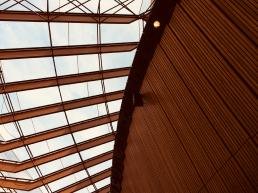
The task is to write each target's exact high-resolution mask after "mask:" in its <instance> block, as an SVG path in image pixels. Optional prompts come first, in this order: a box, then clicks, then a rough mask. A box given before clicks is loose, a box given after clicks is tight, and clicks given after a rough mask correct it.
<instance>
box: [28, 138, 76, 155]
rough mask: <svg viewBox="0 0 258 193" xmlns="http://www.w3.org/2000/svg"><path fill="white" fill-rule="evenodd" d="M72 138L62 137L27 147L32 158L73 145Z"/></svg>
mask: <svg viewBox="0 0 258 193" xmlns="http://www.w3.org/2000/svg"><path fill="white" fill-rule="evenodd" d="M73 144H74V143H73V139H72V136H71V135H70V134H69V135H64V136H61V137H56V138H53V139H49V140H46V141H42V142H38V143H34V144H31V145H29V147H30V149H31V152H32V154H33V156H34V157H36V156H39V155H43V154H46V153H49V152H52V151H55V150H58V149H62V148H64V147H67V146H70V145H73Z"/></svg>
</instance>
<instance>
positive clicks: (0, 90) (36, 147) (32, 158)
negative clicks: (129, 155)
mask: <svg viewBox="0 0 258 193" xmlns="http://www.w3.org/2000/svg"><path fill="white" fill-rule="evenodd" d="M152 6H153V1H147V0H146V2H145V1H144V0H143V1H141V0H140V1H137V0H113V1H112V2H111V1H110V2H109V3H105V2H104V1H101V0H87V1H82V0H73V1H65V0H59V1H49V0H42V1H31V0H3V1H0V27H1V25H2V26H4V27H6V28H8V27H9V26H8V25H9V24H13V23H15V24H16V23H22V24H25V23H31V24H36V23H39V24H40V25H41V24H44V25H45V26H46V29H47V31H46V32H47V35H46V36H47V37H48V41H49V42H48V43H46V45H43V46H36V47H35V46H23V45H18V46H12V44H10V45H9V44H8V42H11V41H12V40H11V39H8V38H11V37H9V36H8V33H7V37H5V38H6V39H7V40H5V41H4V42H5V43H3V45H0V46H1V49H0V62H1V81H0V95H1V101H0V102H1V104H0V105H1V114H0V126H1V128H0V130H1V132H0V139H1V141H0V168H1V169H0V173H1V177H0V191H1V192H21V191H25V192H43V193H45V192H103V193H104V192H109V191H110V176H111V166H112V157H113V142H114V140H115V135H116V122H117V120H118V118H119V116H118V115H119V109H120V102H121V99H122V98H123V94H124V91H123V90H124V87H125V85H124V84H122V83H121V82H123V80H126V77H127V76H128V75H129V72H130V65H131V63H132V59H131V60H130V61H129V63H130V65H124V64H123V63H125V60H126V58H125V57H124V55H122V54H123V53H130V54H131V55H132V56H133V53H134V51H135V49H136V48H137V45H138V41H139V39H135V40H134V41H131V40H130V38H128V39H127V38H123V40H122V41H121V40H120V41H114V40H113V39H112V35H110V34H109V36H111V37H110V40H109V41H104V40H103V35H102V34H103V33H105V30H104V29H103V28H104V27H102V26H103V25H105V29H106V28H110V29H111V34H113V35H114V33H115V32H116V31H115V29H116V27H117V26H122V27H124V28H127V31H128V32H129V33H130V32H131V31H132V30H131V27H130V26H131V25H132V24H133V23H136V24H137V25H136V26H137V28H136V29H137V30H138V32H134V33H138V34H136V36H138V38H139V37H140V35H141V31H142V30H143V27H144V22H145V21H146V20H147V19H148V15H149V13H150V11H151V8H152ZM32 22H33V23H32ZM56 24H61V25H63V24H64V25H67V28H66V30H65V31H64V34H65V33H66V34H67V41H68V42H67V44H65V45H64V44H61V45H58V44H56V43H55V42H56V37H60V38H63V35H62V33H59V34H58V35H59V36H56V35H55V32H53V31H54V30H53V29H54V27H53V25H56ZM72 24H76V25H77V24H79V25H81V26H83V25H89V24H90V25H94V27H95V28H94V30H95V31H94V30H93V31H94V33H95V34H96V39H95V42H94V43H87V42H86V43H85V42H84V41H81V42H80V44H76V43H73V42H72V40H71V37H72V36H73V34H72V29H70V28H72V27H71V26H70V25H72ZM76 30H78V29H76ZM112 30H113V31H112ZM16 33H19V31H18V29H17V32H16ZM33 33H37V32H36V31H35V32H34V31H29V30H28V34H26V37H24V38H25V39H26V38H28V39H29V36H30V35H31V36H33V35H34V34H33ZM40 33H41V32H40ZM131 33H132V32H131ZM17 35H19V34H17ZM129 35H130V34H129ZM75 36H77V35H75ZM115 36H119V34H115ZM40 37H41V36H40ZM42 38H43V36H42ZM114 38H115V37H114ZM57 39H58V38H57ZM93 39H94V38H93ZM0 41H1V40H0ZM17 41H20V40H17ZM35 41H36V39H35ZM6 42H7V43H6ZM103 42H104V43H103ZM111 53H112V54H113V55H112V54H111ZM68 56H69V57H74V58H75V59H76V63H75V64H72V65H73V66H75V67H74V68H76V69H77V73H74V72H73V71H70V72H69V68H68V67H66V66H65V64H63V65H62V68H59V66H58V65H59V64H58V61H59V59H60V60H61V61H62V62H63V63H66V62H67V61H68V62H67V63H69V62H70V61H71V60H69V58H67V57H68ZM88 56H90V57H93V56H94V57H95V58H96V60H89V61H83V62H84V63H86V65H88V66H90V65H91V62H92V63H95V66H97V69H96V68H95V69H94V68H89V67H88V68H89V69H88V70H82V67H81V66H80V63H79V60H80V58H81V57H88ZM111 56H112V57H113V56H120V59H119V60H113V59H114V57H113V58H112V57H111ZM108 57H110V58H109V67H103V66H104V63H105V61H104V59H105V58H108ZM41 59H42V60H43V59H44V60H45V61H48V63H50V65H48V64H45V67H44V68H46V69H47V71H49V74H47V75H45V74H44V75H42V74H40V73H41V72H40V69H39V71H35V70H33V69H26V68H25V70H24V69H22V67H23V65H25V66H26V65H27V66H31V68H35V66H37V65H38V63H40V60H41ZM66 60H67V61H66ZM115 62H118V63H121V64H114V63H115ZM110 63H111V65H110ZM20 64H21V65H20ZM12 65H13V66H14V67H13V68H11V67H10V66H12ZM49 66H51V68H50V67H49ZM66 68H67V69H66ZM15 69H21V72H20V73H21V74H22V73H23V72H22V70H24V71H25V73H28V72H29V71H31V74H30V77H29V78H26V77H25V78H24V77H23V76H19V70H18V74H17V77H16V76H15V75H14V74H15ZM51 69H52V71H51ZM60 69H61V70H60ZM92 69H93V70H92ZM62 70H63V71H65V73H60V72H59V71H62ZM12 74H13V75H12ZM31 77H32V78H31ZM12 78H13V79H12ZM124 78H125V79H124ZM115 81H116V82H115ZM90 86H91V87H92V90H91V89H90ZM68 88H69V89H70V90H69V89H68ZM78 88H79V90H81V89H84V90H86V91H85V93H86V94H85V93H84V95H79V94H78V93H75V91H74V90H76V91H78ZM73 89H74V90H73ZM52 91H53V93H52ZM68 91H69V92H68ZM54 92H56V93H54ZM40 93H43V99H42V98H41V97H42V96H41V94H40ZM32 95H33V96H34V98H33V97H31V96H32ZM52 95H53V96H54V95H55V97H53V98H54V99H53V100H52V99H51V96H52ZM77 95H79V96H77ZM24 96H26V97H27V98H26V97H25V99H26V100H25V99H22V98H24ZM48 98H49V99H48ZM30 100H33V102H32V101H30ZM26 101H27V102H26ZM35 101H36V102H35ZM53 101H54V102H53ZM32 129H33V131H31V130H32ZM46 147H47V148H46Z"/></svg>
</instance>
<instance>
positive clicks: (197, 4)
mask: <svg viewBox="0 0 258 193" xmlns="http://www.w3.org/2000/svg"><path fill="white" fill-rule="evenodd" d="M181 5H182V6H183V7H184V9H185V10H186V12H187V13H188V14H189V16H190V17H191V18H192V20H193V21H194V23H195V24H197V25H198V27H199V29H200V30H201V31H200V32H203V33H204V34H205V35H206V37H207V38H208V39H209V40H210V41H211V42H212V43H213V44H214V45H215V47H216V48H217V49H218V50H219V51H220V53H221V54H222V55H223V57H225V58H226V59H227V60H228V62H229V63H230V64H231V66H232V67H233V68H234V69H235V70H236V71H237V72H238V73H239V75H240V76H241V77H242V78H243V79H244V80H245V81H246V83H247V84H248V85H249V86H250V87H251V88H252V90H253V92H255V93H256V94H258V91H257V87H258V85H257V74H256V73H255V71H254V69H257V66H256V62H257V54H256V53H257V52H256V47H255V46H254V45H253V44H251V42H250V41H249V39H248V38H247V37H246V36H244V35H243V34H242V33H241V31H240V30H238V29H237V27H236V26H235V25H233V24H232V23H231V22H230V21H229V20H228V19H227V18H225V15H223V14H222V13H221V12H220V11H219V10H218V9H217V8H216V6H215V5H214V4H213V3H212V2H210V0H200V1H195V0H182V1H181Z"/></svg>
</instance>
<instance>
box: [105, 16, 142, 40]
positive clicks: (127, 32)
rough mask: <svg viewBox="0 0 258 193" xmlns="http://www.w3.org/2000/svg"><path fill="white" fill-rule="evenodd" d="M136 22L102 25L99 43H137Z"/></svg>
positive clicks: (137, 30)
mask: <svg viewBox="0 0 258 193" xmlns="http://www.w3.org/2000/svg"><path fill="white" fill-rule="evenodd" d="M139 25H141V24H140V23H139V22H138V21H135V22H133V23H130V24H120V25H117V24H102V25H101V41H102V43H118V42H136V41H139V36H140V34H139Z"/></svg>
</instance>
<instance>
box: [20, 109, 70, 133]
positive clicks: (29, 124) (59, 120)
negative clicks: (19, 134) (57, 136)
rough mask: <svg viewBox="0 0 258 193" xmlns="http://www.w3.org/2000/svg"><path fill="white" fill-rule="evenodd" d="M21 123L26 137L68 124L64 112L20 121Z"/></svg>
mask: <svg viewBox="0 0 258 193" xmlns="http://www.w3.org/2000/svg"><path fill="white" fill-rule="evenodd" d="M19 123H20V125H21V128H22V131H23V133H24V135H31V134H34V133H39V132H42V131H46V130H49V129H53V128H56V127H60V126H63V125H66V124H67V122H66V119H65V115H64V112H60V113H54V114H50V115H45V116H40V117H35V118H32V119H26V120H22V121H19ZM46 123H47V124H46Z"/></svg>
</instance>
